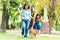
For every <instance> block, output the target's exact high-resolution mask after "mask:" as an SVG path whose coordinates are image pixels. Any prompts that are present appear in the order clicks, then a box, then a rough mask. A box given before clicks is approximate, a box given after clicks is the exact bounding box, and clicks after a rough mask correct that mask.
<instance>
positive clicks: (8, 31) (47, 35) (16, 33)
mask: <svg viewBox="0 0 60 40" xmlns="http://www.w3.org/2000/svg"><path fill="white" fill-rule="evenodd" d="M6 32H7V33H8V34H14V35H21V30H16V29H15V30H13V29H12V30H6ZM52 33H53V34H40V35H39V36H46V37H60V36H59V35H60V31H52ZM55 34H56V35H55ZM58 34H59V35H58Z"/></svg>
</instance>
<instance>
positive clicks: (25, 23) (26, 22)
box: [22, 19, 30, 37]
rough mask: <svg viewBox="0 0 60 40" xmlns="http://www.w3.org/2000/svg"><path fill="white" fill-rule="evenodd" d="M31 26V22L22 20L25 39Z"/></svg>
mask: <svg viewBox="0 0 60 40" xmlns="http://www.w3.org/2000/svg"><path fill="white" fill-rule="evenodd" d="M29 24H30V21H29V20H25V19H22V35H24V37H27V35H28V28H29Z"/></svg>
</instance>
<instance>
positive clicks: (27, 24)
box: [24, 20, 30, 37]
mask: <svg viewBox="0 0 60 40" xmlns="http://www.w3.org/2000/svg"><path fill="white" fill-rule="evenodd" d="M29 24H30V21H29V20H26V27H25V36H24V37H27V35H28V28H29Z"/></svg>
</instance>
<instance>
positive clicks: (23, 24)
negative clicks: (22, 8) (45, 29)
mask: <svg viewBox="0 0 60 40" xmlns="http://www.w3.org/2000/svg"><path fill="white" fill-rule="evenodd" d="M24 27H25V20H24V19H22V35H24Z"/></svg>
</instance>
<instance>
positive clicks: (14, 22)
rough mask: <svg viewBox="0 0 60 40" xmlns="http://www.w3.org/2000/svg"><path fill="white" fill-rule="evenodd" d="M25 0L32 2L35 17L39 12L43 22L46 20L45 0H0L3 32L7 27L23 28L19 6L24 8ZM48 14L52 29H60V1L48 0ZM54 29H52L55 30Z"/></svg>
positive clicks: (0, 18) (0, 20)
mask: <svg viewBox="0 0 60 40" xmlns="http://www.w3.org/2000/svg"><path fill="white" fill-rule="evenodd" d="M25 2H28V3H29V4H30V8H31V11H32V14H34V17H35V15H36V14H37V13H39V14H40V15H41V24H42V22H43V20H44V0H5V1H4V0H0V25H1V26H0V29H3V32H5V31H6V28H7V29H14V28H18V29H19V28H21V19H20V14H19V13H18V10H17V8H18V7H19V9H20V10H22V6H23V5H24V3H25ZM46 6H47V13H46V14H47V16H48V20H49V24H50V32H51V29H52V28H53V29H55V30H59V28H60V27H59V26H60V16H59V15H60V1H57V0H48V1H47V5H46ZM53 29H52V30H53Z"/></svg>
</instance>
